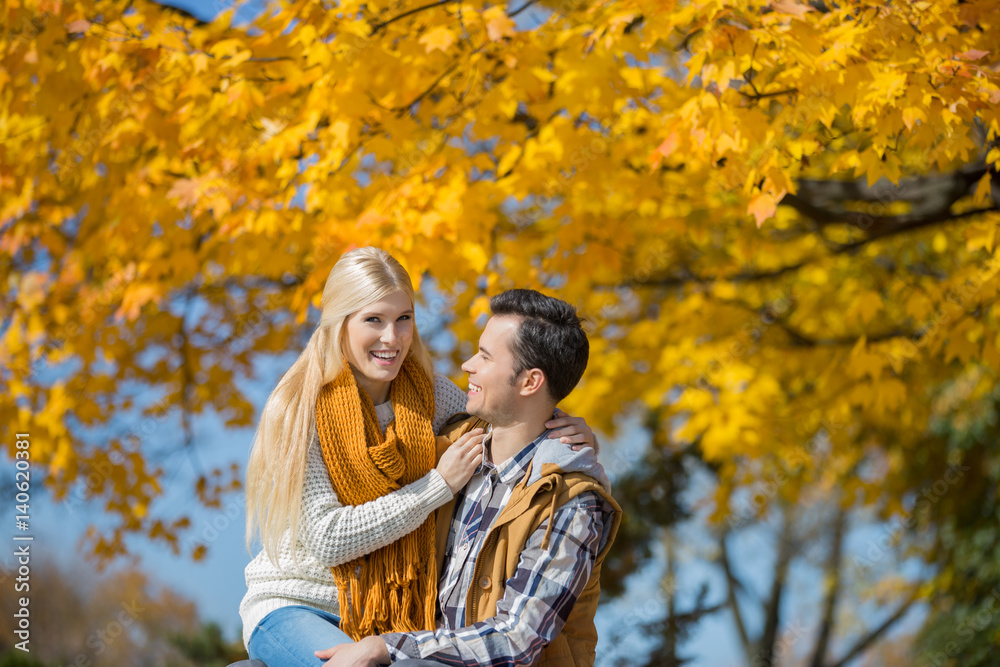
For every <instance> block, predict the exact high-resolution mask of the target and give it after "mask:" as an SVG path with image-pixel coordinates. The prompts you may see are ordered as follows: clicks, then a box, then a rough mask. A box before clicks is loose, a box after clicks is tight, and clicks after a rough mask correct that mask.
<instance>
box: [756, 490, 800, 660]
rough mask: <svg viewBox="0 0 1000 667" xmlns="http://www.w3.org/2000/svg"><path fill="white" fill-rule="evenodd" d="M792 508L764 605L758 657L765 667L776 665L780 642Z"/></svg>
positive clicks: (786, 514)
mask: <svg viewBox="0 0 1000 667" xmlns="http://www.w3.org/2000/svg"><path fill="white" fill-rule="evenodd" d="M791 514H792V508H791V507H786V508H785V511H784V512H783V518H782V522H781V535H780V537H779V538H778V560H777V563H775V566H774V579H773V580H772V581H771V593H770V595H769V596H768V599H767V604H766V605H764V631H763V632H762V633H761V637H760V641H759V642H758V647H759V649H758V653H757V657H760V658H762V659H763V660H762V661H761V662H759V663H755V664H760V665H762V666H763V667H769V666H770V665H773V664H774V657H775V650H774V645H775V643H776V642H777V640H778V628H779V627H780V623H781V598H782V596H783V594H784V591H785V579H786V577H787V576H788V565H789V563H790V562H791V560H792V555H793V554H792V551H793V549H792V546H793V545H792V542H793V540H792V523H793V518H792V516H791Z"/></svg>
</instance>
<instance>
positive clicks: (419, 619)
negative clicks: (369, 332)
mask: <svg viewBox="0 0 1000 667" xmlns="http://www.w3.org/2000/svg"><path fill="white" fill-rule="evenodd" d="M390 398H391V400H392V403H393V410H394V412H395V414H396V419H395V420H394V421H393V422H392V423H391V424H389V426H388V427H387V428H386V432H385V435H384V436H383V434H382V432H381V429H380V428H379V426H378V420H377V417H376V415H375V409H374V406H373V405H372V403H371V399H370V398H369V397H368V395H367V394H366V393H365V392H364V391H362V390H361V389H359V388H358V386H357V384H356V382H355V379H354V374H353V372H352V371H351V369H350V367H349V366H348V365H347V363H346V361H345V364H344V371H343V372H341V374H340V375H339V376H338V377H337V378H336V379H335V380H334V381H333V382H330V383H329V384H327V385H326V386H324V387H323V390H322V391H321V392H320V396H319V399H318V400H317V403H316V424H317V430H318V432H319V436H320V445H321V448H322V450H323V460H324V462H325V463H326V468H327V472H328V473H329V475H330V482H331V484H332V485H333V489H334V491H335V492H336V494H337V497H338V499H340V501H341V502H342V503H343V504H344V505H360V504H362V503H366V502H370V501H372V500H375V499H376V498H380V497H382V496H384V495H386V494H387V493H391V492H392V491H394V490H396V489H398V488H400V487H402V486H404V485H406V484H409V483H411V482H414V481H416V480H417V479H420V478H421V477H423V476H424V475H425V474H427V472H429V471H430V469H431V468H432V467H433V465H434V463H435V454H436V439H435V437H434V432H433V428H432V427H431V419H432V418H433V415H434V390H433V386H432V385H431V383H430V380H429V378H427V376H426V375H425V374H424V372H423V371H422V370H421V369H420V368H419V366H418V365H417V364H416V362H414V361H412V360H411V359H409V358H408V359H405V360H404V361H403V367H402V369H400V372H399V375H397V377H396V379H395V380H394V381H393V383H392V386H391V388H390ZM435 542H436V540H435V529H434V514H433V513H432V514H431V515H430V516H429V517H428V518H427V520H426V521H424V523H423V524H421V525H420V527H419V528H417V530H415V531H413V532H411V533H409V534H408V535H405V536H404V537H402V538H400V539H399V540H397V541H396V542H394V543H392V544H390V545H387V546H385V547H382V548H381V549H377V550H375V551H374V552H372V553H371V554H368V556H365V557H362V558H359V559H356V560H354V561H351V562H350V563H345V564H343V565H338V566H335V567H333V568H331V569H332V571H333V575H334V580H335V581H336V583H337V591H338V593H339V595H340V600H341V630H343V631H344V632H345V633H346V634H347V635H349V636H350V637H351V638H353V639H354V640H355V641H357V640H360V639H361V638H363V637H367V636H371V635H375V634H381V633H384V632H413V631H416V630H433V629H434V620H435V615H436V602H437V600H436V599H437V562H436V558H435V553H434V552H435V546H436V544H435ZM345 602H348V604H347V605H346V606H347V608H346V609H345V608H344V607H345V604H344V603H345Z"/></svg>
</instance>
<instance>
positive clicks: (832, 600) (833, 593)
mask: <svg viewBox="0 0 1000 667" xmlns="http://www.w3.org/2000/svg"><path fill="white" fill-rule="evenodd" d="M836 500H837V501H838V502H837V515H836V516H835V517H834V519H833V535H832V536H831V539H830V553H829V556H828V558H827V564H826V576H827V581H826V586H827V590H826V599H825V600H824V601H823V617H822V620H821V621H820V625H819V633H818V635H817V638H816V647H815V648H814V649H813V657H812V661H811V662H810V665H811V667H823V662H824V660H825V657H826V652H827V649H828V647H829V644H830V636H831V635H832V634H833V623H834V618H835V614H836V611H837V602H838V598H839V596H840V576H841V566H842V563H843V556H844V531H845V528H846V526H847V512H846V511H845V510H844V507H843V506H842V505H841V504H840V502H839V500H840V499H839V498H837V499H836Z"/></svg>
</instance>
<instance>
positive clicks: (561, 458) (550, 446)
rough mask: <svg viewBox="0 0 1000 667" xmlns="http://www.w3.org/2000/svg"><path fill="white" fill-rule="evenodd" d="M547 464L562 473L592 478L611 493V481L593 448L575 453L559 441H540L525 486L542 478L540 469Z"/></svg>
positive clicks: (585, 448)
mask: <svg viewBox="0 0 1000 667" xmlns="http://www.w3.org/2000/svg"><path fill="white" fill-rule="evenodd" d="M547 463H551V464H554V465H556V466H558V467H559V469H560V470H561V471H562V472H563V473H571V472H578V473H582V474H584V475H587V476H588V477H593V478H594V480H595V481H597V482H598V483H600V485H601V486H602V487H604V490H605V491H606V492H608V493H609V494H610V493H611V480H609V479H608V475H607V473H605V472H604V466H602V465H601V464H600V463H599V462H598V461H597V453H596V452H595V451H594V448H593V447H584V448H583V449H581V450H579V451H575V450H574V449H573V448H572V447H571V446H570V445H567V444H566V443H564V442H560V441H559V440H555V439H551V438H546V439H545V440H542V441H541V442H540V443H538V449H536V450H535V455H534V456H533V457H532V464H531V471H530V473H529V475H528V479H527V480H526V485H527V486H531V485H532V484H534V483H535V482H537V481H538V480H540V479H541V478H542V468H543V467H545V464H547Z"/></svg>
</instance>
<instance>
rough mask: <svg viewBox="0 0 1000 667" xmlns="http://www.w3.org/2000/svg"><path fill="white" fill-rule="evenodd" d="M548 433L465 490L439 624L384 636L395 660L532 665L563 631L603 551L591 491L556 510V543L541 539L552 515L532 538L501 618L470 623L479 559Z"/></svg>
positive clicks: (598, 505) (441, 589)
mask: <svg viewBox="0 0 1000 667" xmlns="http://www.w3.org/2000/svg"><path fill="white" fill-rule="evenodd" d="M547 435H548V431H546V432H545V433H543V434H542V435H540V436H539V437H538V438H536V439H535V441H534V442H532V443H531V444H530V445H528V446H527V447H525V448H524V449H522V450H521V451H520V452H518V453H517V454H515V455H514V456H513V457H511V458H510V459H508V460H507V461H505V462H503V463H502V464H500V465H499V466H494V465H493V464H492V463H490V462H488V461H485V460H484V462H483V463H482V464H481V465H480V466H479V468H478V469H477V470H476V472H475V473H474V474H473V476H472V479H470V480H469V483H468V484H466V485H465V488H464V489H463V490H462V491H460V492H459V497H458V498H457V500H456V503H455V507H456V511H455V516H454V518H453V519H452V522H451V530H450V532H449V535H448V544H447V547H446V554H445V560H444V570H443V572H442V574H441V579H440V582H439V585H438V622H437V625H438V629H437V630H435V631H433V632H430V631H421V632H409V633H395V632H394V633H388V634H384V635H382V638H383V639H384V640H385V643H386V647H387V648H388V649H389V655H390V656H391V657H392V659H393V660H394V661H395V660H402V659H404V658H425V659H431V660H435V661H438V662H441V663H443V664H446V665H528V664H531V663H533V662H534V661H535V660H536V659H537V658H538V656H539V654H540V653H541V652H542V649H544V648H545V647H546V646H547V645H548V644H549V642H551V641H552V639H553V638H555V636H556V635H558V634H559V632H560V631H561V630H562V627H563V625H564V624H565V622H566V618H567V617H568V616H569V612H570V610H571V609H572V607H573V604H574V603H575V602H576V599H577V596H579V594H580V593H581V592H582V591H583V589H584V587H585V586H586V585H587V580H588V579H589V578H590V573H591V571H592V570H593V567H594V562H595V561H596V559H597V553H598V551H599V550H600V542H601V537H602V534H603V529H604V519H605V517H604V515H603V509H602V508H603V502H602V500H601V499H600V497H598V495H597V494H595V493H591V492H587V493H582V494H580V495H579V496H577V497H576V498H574V499H573V500H571V501H569V502H568V503H566V504H565V505H562V506H561V507H559V508H558V509H557V510H556V512H555V515H554V516H553V517H552V519H551V520H552V521H554V522H555V523H554V525H553V527H552V535H551V536H550V537H549V546H548V549H542V547H541V544H542V539H543V537H544V535H545V529H546V527H547V526H548V522H549V519H546V520H545V521H544V522H543V523H542V525H541V526H540V527H539V528H538V530H536V531H535V532H534V533H533V534H532V535H531V536H530V537H529V538H528V541H527V543H526V544H525V546H524V550H523V551H522V552H521V556H520V561H519V562H518V568H517V571H516V572H515V574H514V576H513V577H512V578H511V579H509V580H508V581H507V582H506V585H507V587H506V590H505V591H504V596H503V599H502V600H501V601H500V602H499V603H498V604H497V614H496V616H494V617H493V618H490V619H488V620H486V621H483V622H481V623H476V624H474V625H471V626H467V627H466V626H465V602H466V599H467V597H468V592H469V588H470V587H471V586H472V585H473V583H474V582H473V581H472V576H473V572H474V569H475V564H476V558H477V557H478V556H479V552H480V550H481V549H482V546H483V542H484V541H485V538H486V535H487V533H489V530H490V528H491V527H492V526H493V523H494V521H495V520H496V518H497V516H498V515H499V514H500V512H501V510H503V508H504V506H505V505H506V504H507V501H508V500H509V499H510V496H511V492H512V491H513V488H514V486H515V485H517V483H518V482H520V481H521V480H522V479H523V478H524V475H525V473H526V472H527V467H528V464H529V463H530V462H531V459H532V457H533V456H534V455H535V451H536V450H537V449H538V445H539V443H540V442H542V440H544V439H545V437H546V436H547Z"/></svg>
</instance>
